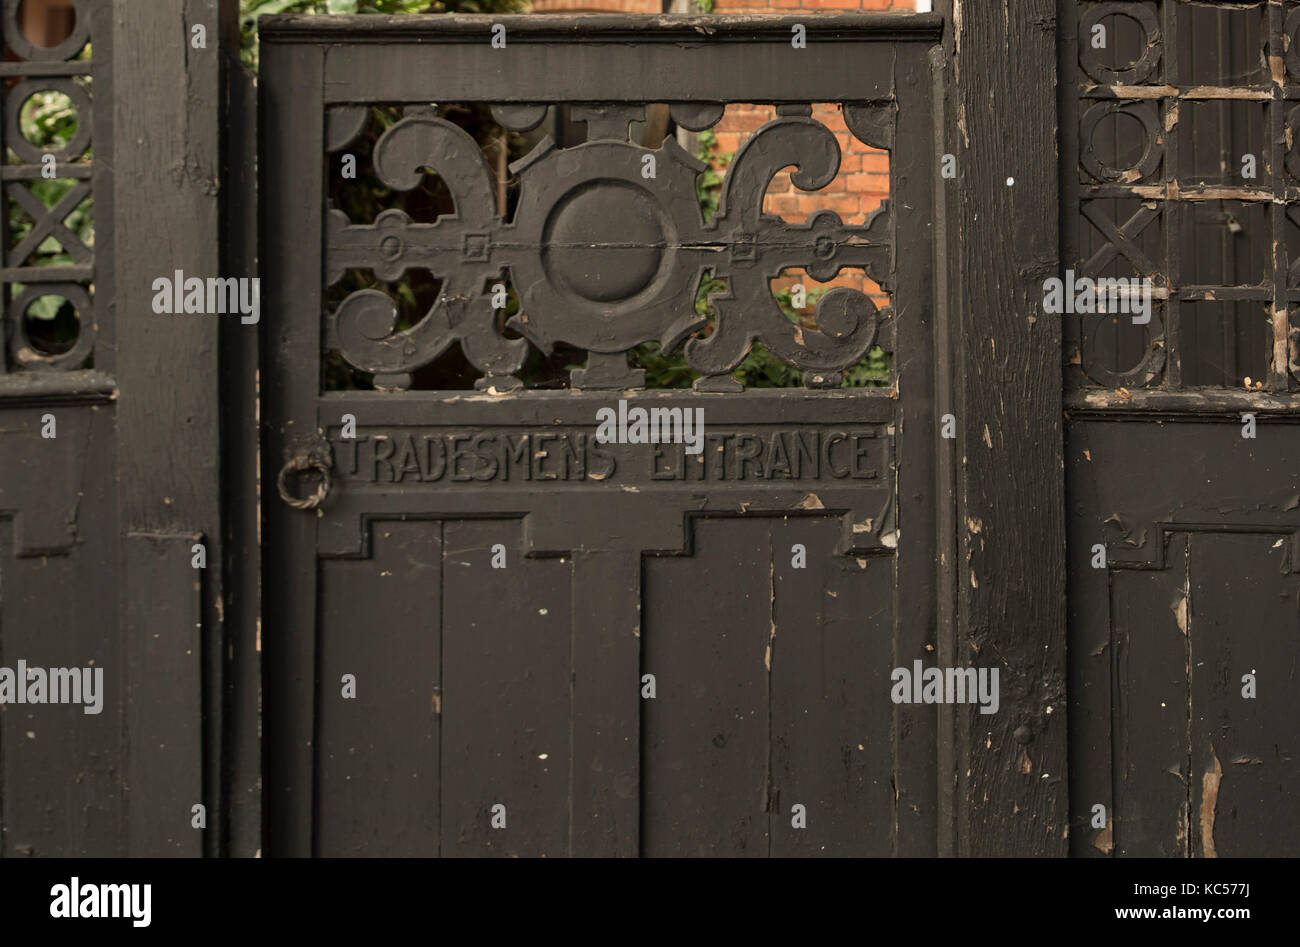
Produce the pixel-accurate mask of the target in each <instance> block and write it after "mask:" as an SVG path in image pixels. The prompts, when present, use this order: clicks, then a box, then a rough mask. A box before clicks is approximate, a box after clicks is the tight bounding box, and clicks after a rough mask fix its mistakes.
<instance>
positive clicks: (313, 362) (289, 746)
mask: <svg viewBox="0 0 1300 947" xmlns="http://www.w3.org/2000/svg"><path fill="white" fill-rule="evenodd" d="M322 59H323V54H322V52H321V50H320V48H319V47H315V46H278V45H276V44H274V43H267V44H265V45H264V46H263V47H262V58H261V80H260V83H259V89H260V93H261V98H260V99H259V105H258V121H259V128H260V130H261V135H260V141H261V149H260V152H259V154H260V161H259V171H260V174H261V181H260V184H261V194H262V195H263V196H264V199H263V202H262V207H263V212H262V246H263V248H264V249H263V254H264V261H265V266H264V272H265V277H266V278H265V282H264V283H263V300H262V302H263V305H262V312H263V317H262V318H263V322H264V323H265V325H263V327H262V337H263V339H264V340H265V349H264V352H266V357H267V362H268V364H269V365H273V366H275V369H276V370H275V371H272V372H269V373H268V374H267V376H266V378H265V388H264V390H265V392H266V395H265V397H266V401H265V404H266V412H267V418H268V425H267V428H266V440H265V443H264V447H263V454H262V465H263V466H262V484H263V486H264V487H265V488H268V492H267V493H266V497H267V505H266V524H267V536H266V539H267V545H266V556H265V562H266V569H265V585H264V588H265V590H266V609H265V613H266V620H265V624H264V627H263V634H262V636H261V640H262V642H264V647H265V650H264V655H265V657H264V662H265V683H266V694H265V700H264V702H263V714H264V719H265V720H266V728H265V731H264V732H265V736H264V741H265V743H264V745H265V747H266V756H265V759H266V761H267V767H268V772H267V781H268V786H267V793H266V821H267V827H266V837H267V848H268V852H269V853H270V854H273V855H295V856H306V855H310V854H311V851H312V838H311V826H312V805H313V799H312V734H313V727H314V719H315V718H314V712H315V704H314V701H315V673H316V657H315V655H316V614H315V611H316V534H317V530H316V517H315V516H314V515H312V514H311V513H310V512H304V511H300V510H294V509H291V508H290V507H288V506H286V505H285V504H284V503H283V502H282V501H281V500H280V498H279V496H278V495H277V494H276V493H274V492H271V491H273V490H274V484H275V483H276V479H277V477H278V475H279V471H280V467H281V465H282V464H283V463H284V462H285V461H286V459H287V451H288V450H289V448H290V445H291V444H292V441H293V438H294V437H295V436H296V435H309V434H312V433H314V432H315V431H316V396H317V391H318V388H319V374H318V372H319V366H318V360H319V357H320V356H319V353H320V313H321V285H322V273H321V265H322V261H321V253H320V247H321V227H322V219H323V217H324V213H323V210H322V207H321V194H322V193H323V190H322V189H323V187H324V184H323V182H322V179H321V176H322V162H321V161H320V160H319V156H320V153H321V148H322V147H323V144H322V142H323V140H324V121H325V117H324V109H323V108H320V107H314V108H304V107H303V102H317V103H318V102H320V97H321V94H322V92H321V81H322V72H321V70H322Z"/></svg>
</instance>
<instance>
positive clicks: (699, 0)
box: [692, 0, 713, 13]
mask: <svg viewBox="0 0 1300 947" xmlns="http://www.w3.org/2000/svg"><path fill="white" fill-rule="evenodd" d="M692 2H693V3H694V4H695V8H696V9H697V10H699V11H700V12H701V13H712V12H713V0H692Z"/></svg>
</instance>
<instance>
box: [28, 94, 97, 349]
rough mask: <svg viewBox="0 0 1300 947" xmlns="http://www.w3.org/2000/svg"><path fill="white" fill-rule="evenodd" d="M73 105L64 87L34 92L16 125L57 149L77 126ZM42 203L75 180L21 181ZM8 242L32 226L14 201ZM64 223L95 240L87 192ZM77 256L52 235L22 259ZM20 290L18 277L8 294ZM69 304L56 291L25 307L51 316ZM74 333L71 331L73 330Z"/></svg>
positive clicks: (63, 261) (65, 262)
mask: <svg viewBox="0 0 1300 947" xmlns="http://www.w3.org/2000/svg"><path fill="white" fill-rule="evenodd" d="M77 118H78V117H77V111H76V109H75V108H73V106H72V101H71V100H70V99H69V98H68V97H67V96H66V95H64V94H63V93H62V92H37V93H36V94H35V95H33V96H31V97H30V98H29V99H27V101H26V102H25V103H24V104H23V107H22V109H21V110H20V111H19V114H18V122H19V128H20V130H21V132H22V135H23V137H24V138H26V139H27V140H28V141H29V142H31V143H32V144H33V145H35V146H36V147H37V148H42V149H49V150H56V149H59V148H62V147H64V146H65V145H67V143H68V142H69V141H71V140H72V136H73V135H75V134H76V132H77ZM90 157H91V149H89V148H87V149H86V153H85V155H84V156H83V157H81V158H80V159H78V160H79V161H81V162H85V161H88V160H89V159H90ZM25 186H26V187H27V188H28V189H29V190H30V191H31V192H32V194H34V195H35V196H36V197H38V198H39V199H40V201H41V203H42V204H44V205H45V206H46V207H53V206H54V205H55V204H57V203H58V202H59V201H61V200H63V198H64V197H65V196H66V195H67V193H68V192H69V191H71V190H72V189H73V188H75V187H76V186H77V182H76V181H75V180H73V179H71V178H55V179H47V178H43V177H42V178H36V179H34V180H32V181H31V182H29V183H27V184H26V185H25ZM8 210H9V246H10V247H15V246H17V245H18V244H19V243H21V242H22V241H23V240H25V239H27V236H28V235H29V234H30V233H31V232H32V227H33V226H35V225H34V223H33V221H32V219H31V218H30V217H28V216H27V214H26V212H24V210H23V208H22V207H21V205H19V204H18V202H17V201H10V202H9V208H8ZM63 223H64V225H65V226H66V227H67V228H68V229H69V230H71V231H72V232H73V233H74V234H76V235H77V237H78V238H79V239H80V240H81V242H82V243H84V244H85V245H86V246H88V247H93V246H94V245H95V214H94V207H93V204H92V202H91V200H90V199H89V198H87V199H86V200H83V201H82V202H81V203H80V204H79V205H78V206H77V207H75V208H74V209H73V210H72V212H71V213H70V214H68V215H67V216H66V217H65V218H63ZM73 263H75V261H74V260H73V259H72V257H71V256H70V255H69V254H68V253H67V252H66V251H65V250H64V249H63V246H62V245H61V244H60V243H59V241H58V240H56V239H55V238H54V237H46V238H45V239H44V240H42V241H41V242H40V244H39V245H38V246H37V247H36V249H35V250H34V251H33V253H32V255H31V256H30V257H29V258H28V259H27V260H26V261H24V265H29V266H71V265H72V264H73ZM22 291H23V285H22V284H21V283H14V284H12V286H11V292H12V295H14V296H17V295H18V294H19V293H21V292H22ZM68 305H69V304H68V303H65V302H64V301H63V300H62V299H61V298H60V297H57V296H41V297H39V298H38V299H36V300H34V301H33V302H32V304H31V306H29V307H28V309H27V312H28V314H29V315H31V316H32V317H33V318H36V319H42V320H46V321H50V320H53V319H55V318H56V317H57V316H58V315H59V311H60V310H61V309H63V308H64V307H67V306H68ZM74 337H75V336H74Z"/></svg>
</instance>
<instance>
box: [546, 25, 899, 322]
mask: <svg viewBox="0 0 1300 947" xmlns="http://www.w3.org/2000/svg"><path fill="white" fill-rule="evenodd" d="M532 9H533V12H535V13H553V12H560V11H564V12H580V11H587V12H595V11H603V12H621V13H658V12H660V11H661V10H662V3H661V2H660V0H533V5H532ZM914 9H916V2H915V0H714V8H713V10H714V12H715V13H787V14H788V13H791V12H795V11H801V10H807V11H809V13H810V14H812V15H816V14H817V13H819V12H822V13H830V12H844V11H848V10H863V11H865V10H894V11H908V10H914ZM687 11H688V12H690V13H696V12H698V9H697V8H696V7H695V5H694V3H693V2H691V3H688V5H687ZM775 114H776V112H775V109H774V108H773V107H772V106H770V105H743V104H736V105H730V106H728V107H727V112H726V114H725V115H724V116H723V118H722V120H721V121H719V122H718V124H717V125H715V126H714V127H713V132H714V134H715V135H716V136H717V144H716V146H715V147H714V149H713V158H712V159H711V161H710V163H711V164H712V165H713V166H714V167H715V168H724V167H725V165H726V162H727V158H728V157H729V156H730V155H731V154H732V153H734V152H735V151H736V149H737V148H739V147H740V143H741V142H742V141H744V139H745V138H746V137H748V136H749V135H750V134H751V133H752V132H753V131H754V130H755V129H757V128H758V127H759V126H760V125H762V124H763V123H764V122H767V121H769V120H771V119H772V118H773V117H774V116H775ZM813 118H815V119H817V120H818V121H820V122H822V123H823V124H825V125H826V127H827V128H829V129H830V130H831V131H832V132H834V133H835V137H836V139H838V141H839V143H840V152H841V159H840V172H839V174H838V175H837V176H836V178H835V180H834V181H832V182H831V183H830V184H828V185H827V186H826V187H825V188H823V189H822V190H820V191H815V192H811V193H809V192H805V191H800V190H799V189H798V188H796V187H795V186H794V184H793V183H792V182H791V181H790V174H789V172H788V171H783V172H781V173H780V174H778V175H777V176H776V178H775V179H774V180H773V181H772V184H771V186H770V187H769V188H768V192H767V198H766V200H765V201H764V205H763V207H764V211H765V212H766V213H769V214H775V215H777V216H779V217H782V218H784V219H785V220H789V221H791V222H795V223H802V222H803V221H805V220H806V219H807V218H808V216H809V215H810V214H812V213H813V212H814V211H816V210H819V209H821V208H827V209H830V210H833V211H835V212H836V213H838V214H839V215H840V218H841V219H842V220H843V221H844V222H845V223H850V224H860V223H862V222H863V221H864V220H865V219H866V216H867V214H869V213H870V212H871V211H873V210H875V209H876V208H877V207H879V206H880V202H881V201H882V200H884V199H885V198H886V197H888V196H889V155H888V153H886V152H883V151H877V150H875V149H873V148H870V147H868V146H866V145H864V144H862V143H861V142H860V141H858V140H857V139H855V138H853V137H852V136H851V135H850V134H849V131H848V129H847V128H846V127H845V125H844V119H843V117H842V116H841V114H840V110H839V108H838V106H834V105H825V104H818V105H814V106H813ZM796 282H800V283H802V284H803V285H804V287H805V289H807V290H809V291H810V292H811V291H813V290H815V289H818V288H820V287H823V286H851V287H853V288H855V289H862V290H864V291H866V292H868V293H869V294H871V295H872V296H873V297H875V298H876V301H877V304H879V305H883V304H885V303H886V302H887V299H886V297H884V296H883V295H882V294H881V293H880V288H879V287H878V286H876V284H875V283H873V282H872V281H870V280H868V279H866V278H865V277H864V276H862V275H861V274H860V273H858V272H850V271H845V272H844V273H841V274H840V276H839V277H837V278H836V279H834V280H832V281H831V282H830V283H826V284H822V283H818V282H817V281H816V280H813V279H812V278H811V277H809V276H808V275H807V274H806V273H805V272H804V271H802V270H790V271H788V272H787V274H786V275H785V277H784V278H781V279H777V280H774V281H773V283H772V286H773V288H774V289H788V288H789V287H790V286H791V285H793V284H794V283H796ZM811 309H812V307H811V306H809V307H808V308H807V311H809V312H811Z"/></svg>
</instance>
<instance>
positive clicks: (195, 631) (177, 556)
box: [122, 533, 218, 857]
mask: <svg viewBox="0 0 1300 947" xmlns="http://www.w3.org/2000/svg"><path fill="white" fill-rule="evenodd" d="M201 540H202V537H200V536H162V535H157V534H147V533H132V534H129V535H128V536H127V537H126V544H125V546H124V548H123V552H124V559H123V562H122V576H123V578H122V605H123V623H122V635H123V640H124V641H125V642H126V654H127V658H126V665H125V672H126V673H125V674H124V675H123V678H122V684H123V686H124V688H125V696H126V732H127V740H128V745H127V759H126V772H127V773H128V774H129V775H128V781H127V793H128V795H127V813H128V823H127V824H128V830H129V832H130V853H131V855H133V856H138V855H147V856H151V857H156V856H167V855H189V856H197V855H202V854H203V837H202V834H201V830H199V829H195V828H193V827H192V826H191V818H192V816H191V808H192V807H193V806H194V805H195V804H196V803H204V804H205V805H207V803H206V802H205V800H204V797H203V772H204V769H203V763H204V760H203V743H202V730H201V728H200V719H199V717H200V713H201V707H200V705H199V702H198V695H199V694H200V693H201V692H202V687H203V674H202V668H201V660H202V659H201V653H202V652H201V639H202V629H203V608H202V583H201V581H200V577H201V576H202V575H203V572H202V571H200V570H196V569H194V568H193V566H191V564H190V561H191V557H192V553H191V552H190V549H191V547H192V546H193V544H194V543H196V542H200V541H201ZM217 811H218V810H216V809H214V808H213V807H212V806H210V805H209V806H208V818H209V820H212V819H213V818H214V817H215V816H216V813H217ZM208 824H209V825H211V824H212V822H211V821H209V822H208Z"/></svg>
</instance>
